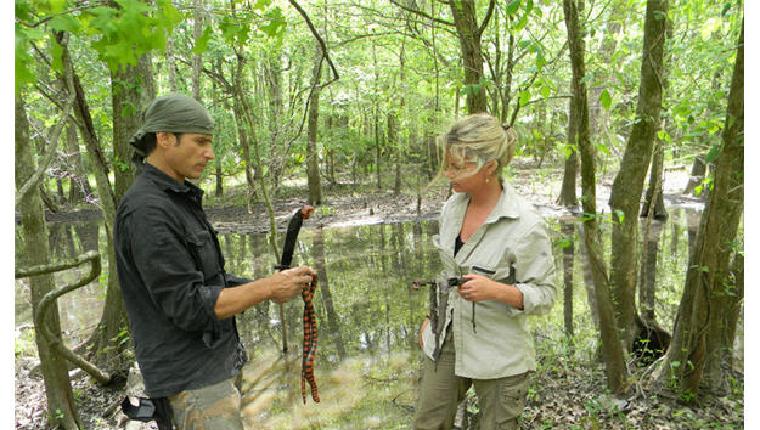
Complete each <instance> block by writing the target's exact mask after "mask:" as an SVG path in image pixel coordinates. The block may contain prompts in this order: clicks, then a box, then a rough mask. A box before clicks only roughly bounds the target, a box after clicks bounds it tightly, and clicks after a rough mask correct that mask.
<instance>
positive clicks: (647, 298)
mask: <svg viewBox="0 0 760 430" xmlns="http://www.w3.org/2000/svg"><path fill="white" fill-rule="evenodd" d="M662 228H663V225H662V222H659V221H658V222H654V223H653V224H652V225H651V229H650V230H649V232H648V233H647V232H646V231H645V230H646V227H643V228H642V237H643V238H644V240H642V244H641V247H642V248H643V249H644V251H643V253H642V256H641V271H640V274H639V312H640V313H641V317H642V319H643V320H644V321H646V322H648V323H649V322H655V315H654V291H655V286H656V283H655V280H656V278H657V255H658V253H659V249H660V235H661V233H662ZM628 346H629V347H630V345H628Z"/></svg>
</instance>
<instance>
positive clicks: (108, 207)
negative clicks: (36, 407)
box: [57, 33, 139, 370]
mask: <svg viewBox="0 0 760 430" xmlns="http://www.w3.org/2000/svg"><path fill="white" fill-rule="evenodd" d="M57 37H58V39H59V40H63V38H64V37H65V36H64V35H63V33H59V34H58V36H57ZM62 58H63V65H64V67H63V69H64V80H65V82H67V86H68V90H69V91H70V92H72V93H73V94H74V95H75V97H76V100H75V108H74V114H75V116H76V118H77V120H78V122H79V127H80V130H79V131H80V133H81V135H82V136H83V137H84V141H85V144H86V145H87V150H88V152H89V154H90V156H91V160H92V161H93V163H94V165H95V166H94V170H95V181H96V187H97V191H98V197H99V199H100V207H101V210H102V212H103V222H104V224H105V228H106V250H107V251H106V254H107V256H106V258H107V267H109V268H114V267H116V256H115V254H114V246H113V220H114V217H115V214H116V202H117V200H116V199H117V196H116V195H115V194H114V192H113V189H112V188H111V184H110V181H109V179H108V174H109V172H108V170H109V169H108V165H107V164H106V160H105V157H104V156H103V151H102V149H101V145H100V141H99V140H98V137H97V134H96V133H95V127H94V125H93V122H92V117H91V115H90V108H89V106H88V104H87V99H86V97H85V93H84V89H83V88H82V86H81V84H80V81H79V76H78V75H77V74H76V72H75V71H74V67H73V64H72V63H71V57H70V55H69V52H68V47H67V46H66V44H64V47H63V55H62ZM138 112H139V109H137V112H133V114H137V113H138ZM122 113H123V112H122ZM114 123H118V121H117V120H115V121H114ZM114 132H115V133H117V134H115V136H119V135H121V134H120V133H122V132H119V131H118V128H117V127H116V126H115V128H114ZM114 148H115V149H114V156H118V154H119V151H120V150H121V149H120V145H119V143H118V142H115V145H114ZM121 157H125V156H124V155H121ZM126 159H127V160H128V159H129V158H126ZM122 167H123V166H122ZM121 173H123V172H122V169H117V171H116V172H114V177H115V180H117V181H120V185H119V186H120V189H123V190H126V187H124V182H123V181H124V178H123V177H121V176H120V175H121ZM120 197H121V196H119V198H120ZM107 282H108V284H107V287H106V304H105V306H104V307H103V313H102V314H101V319H100V321H99V323H98V326H97V327H96V328H95V330H94V331H93V333H92V335H91V336H90V339H89V340H88V341H87V345H88V346H89V351H90V353H89V356H90V358H92V359H93V361H95V363H96V364H97V365H98V366H99V367H103V368H106V369H114V368H117V367H122V366H124V365H126V363H123V362H122V360H121V357H123V356H122V355H121V354H120V351H121V350H122V349H121V348H115V350H114V348H110V347H109V346H111V345H116V346H118V345H119V343H118V339H117V338H116V337H117V335H118V334H119V333H120V329H121V328H122V327H124V326H125V324H126V322H127V319H126V318H127V317H126V311H125V309H124V305H123V302H122V296H121V290H120V289H119V284H118V277H117V275H116V272H115V271H111V272H110V274H109V276H108V281H107ZM124 370H125V369H124Z"/></svg>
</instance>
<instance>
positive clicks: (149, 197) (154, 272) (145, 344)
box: [114, 163, 245, 397]
mask: <svg viewBox="0 0 760 430" xmlns="http://www.w3.org/2000/svg"><path fill="white" fill-rule="evenodd" d="M202 197H203V192H202V191H201V190H200V189H199V188H198V187H196V186H195V185H193V184H191V183H190V182H187V181H185V183H184V184H180V183H178V182H177V181H175V180H174V179H172V178H171V177H169V176H168V175H166V174H165V173H163V172H162V171H160V170H158V169H156V168H155V167H153V166H152V165H150V164H147V163H146V164H144V165H143V169H142V172H141V173H140V175H139V176H138V177H137V178H136V179H135V182H134V184H132V186H131V187H130V189H129V191H127V193H126V194H125V195H124V198H123V199H122V201H121V202H120V204H119V208H118V210H117V212H116V222H115V224H114V243H115V248H116V262H117V270H118V274H119V283H120V284H121V290H122V293H123V296H124V304H125V306H126V309H127V313H128V315H129V323H130V328H131V332H132V338H133V341H134V345H135V354H136V357H137V362H138V363H139V364H140V371H141V372H142V376H143V380H144V381H145V390H146V392H147V393H148V394H149V395H150V396H151V397H163V396H169V395H172V394H176V393H178V392H180V391H182V390H187V389H195V388H200V387H204V386H207V385H210V384H214V383H217V382H220V381H222V380H224V379H227V378H230V377H232V376H234V375H236V374H237V373H238V372H239V370H240V367H241V366H242V364H243V362H244V361H245V357H244V356H245V353H244V351H243V349H242V345H240V341H239V337H238V333H237V328H236V325H235V318H234V317H231V318H226V319H222V320H219V319H217V318H216V315H215V313H214V304H215V303H216V299H217V297H218V296H219V293H220V292H221V291H222V288H224V287H226V286H234V285H235V284H239V283H242V282H245V280H243V279H242V278H235V277H232V276H228V275H226V274H225V271H224V257H223V256H222V254H221V251H220V249H219V241H218V239H217V236H216V232H215V231H214V229H213V228H212V227H211V224H210V223H209V222H208V219H207V218H206V215H205V213H204V212H203V208H202V203H201V200H202Z"/></svg>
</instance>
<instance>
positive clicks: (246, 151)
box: [233, 52, 254, 193]
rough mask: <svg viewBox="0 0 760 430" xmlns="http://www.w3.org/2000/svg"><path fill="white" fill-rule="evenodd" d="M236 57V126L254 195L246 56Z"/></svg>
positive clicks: (234, 106)
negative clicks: (245, 103)
mask: <svg viewBox="0 0 760 430" xmlns="http://www.w3.org/2000/svg"><path fill="white" fill-rule="evenodd" d="M235 57H236V59H237V62H236V63H235V76H234V78H233V82H234V83H233V85H234V89H233V94H234V96H233V110H234V112H235V124H236V125H237V131H238V141H239V142H240V149H241V152H242V156H243V165H244V166H245V180H246V183H247V184H248V189H249V190H251V191H250V192H251V193H253V189H254V186H253V173H252V171H251V149H250V144H249V142H248V133H247V132H246V129H245V124H246V118H245V112H244V111H243V100H242V99H243V97H244V95H243V67H244V66H245V56H244V54H243V53H242V52H236V53H235Z"/></svg>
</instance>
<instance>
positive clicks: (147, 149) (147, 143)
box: [133, 131, 183, 167]
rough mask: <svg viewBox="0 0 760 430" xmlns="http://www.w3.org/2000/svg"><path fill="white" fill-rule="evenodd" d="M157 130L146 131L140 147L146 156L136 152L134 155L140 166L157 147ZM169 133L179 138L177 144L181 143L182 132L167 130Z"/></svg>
mask: <svg viewBox="0 0 760 430" xmlns="http://www.w3.org/2000/svg"><path fill="white" fill-rule="evenodd" d="M156 133H158V132H157V131H151V132H148V133H145V136H143V138H142V145H140V147H141V148H140V149H142V150H143V153H144V154H145V155H144V156H143V155H141V154H139V153H137V152H135V156H134V157H133V161H134V163H135V164H136V165H137V166H138V167H139V166H140V165H141V164H142V163H144V162H145V158H146V157H147V156H149V155H150V153H151V152H153V150H154V149H156V143H157V142H158V138H157V137H156ZM167 133H171V134H173V135H174V137H176V138H177V143H176V144H175V145H179V140H180V138H181V137H182V134H183V133H181V132H178V131H167Z"/></svg>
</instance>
